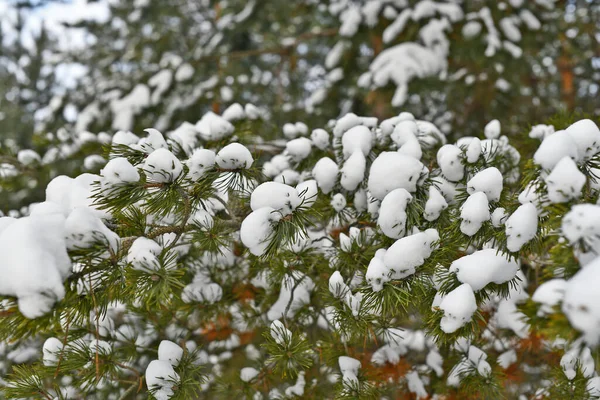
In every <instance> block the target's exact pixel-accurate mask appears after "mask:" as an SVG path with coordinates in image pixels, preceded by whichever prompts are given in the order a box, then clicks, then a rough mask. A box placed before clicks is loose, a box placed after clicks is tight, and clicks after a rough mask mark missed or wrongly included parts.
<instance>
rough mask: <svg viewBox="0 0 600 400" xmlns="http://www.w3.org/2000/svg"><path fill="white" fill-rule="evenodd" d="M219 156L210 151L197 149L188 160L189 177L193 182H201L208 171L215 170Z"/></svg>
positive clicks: (186, 163)
mask: <svg viewBox="0 0 600 400" xmlns="http://www.w3.org/2000/svg"><path fill="white" fill-rule="evenodd" d="M216 157H217V155H216V154H215V152H214V151H212V150H209V149H196V150H194V152H193V153H192V155H191V157H190V158H189V159H187V160H186V162H185V165H187V167H188V170H189V172H188V175H187V176H188V177H189V178H190V179H191V180H192V181H198V180H200V179H201V178H202V177H203V176H204V175H205V174H206V173H207V172H208V171H210V170H211V169H213V168H214V165H215V160H216Z"/></svg>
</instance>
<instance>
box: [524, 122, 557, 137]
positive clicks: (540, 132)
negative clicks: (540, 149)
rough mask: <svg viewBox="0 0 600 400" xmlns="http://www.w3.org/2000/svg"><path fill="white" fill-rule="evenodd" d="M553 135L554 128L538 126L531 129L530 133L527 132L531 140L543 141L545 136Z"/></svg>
mask: <svg viewBox="0 0 600 400" xmlns="http://www.w3.org/2000/svg"><path fill="white" fill-rule="evenodd" d="M553 133H554V126H552V125H544V124H539V125H534V126H532V127H531V131H529V137H530V138H532V139H541V140H544V139H545V138H546V136H549V135H552V134H553Z"/></svg>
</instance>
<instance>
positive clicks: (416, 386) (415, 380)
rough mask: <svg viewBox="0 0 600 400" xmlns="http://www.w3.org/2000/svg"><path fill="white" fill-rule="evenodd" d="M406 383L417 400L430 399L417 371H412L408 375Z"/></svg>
mask: <svg viewBox="0 0 600 400" xmlns="http://www.w3.org/2000/svg"><path fill="white" fill-rule="evenodd" d="M406 381H407V384H408V391H409V392H411V393H414V394H415V395H416V397H417V399H425V398H427V397H429V395H428V394H427V391H426V390H425V384H424V383H423V381H422V380H421V378H420V377H419V374H418V373H417V372H416V371H410V372H408V373H407V374H406Z"/></svg>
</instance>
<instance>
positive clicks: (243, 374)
mask: <svg viewBox="0 0 600 400" xmlns="http://www.w3.org/2000/svg"><path fill="white" fill-rule="evenodd" d="M258 374H259V372H258V370H257V369H256V368H252V367H245V368H242V369H241V371H240V379H241V380H242V381H244V382H250V381H252V380H253V379H254V378H256V377H257V376H258Z"/></svg>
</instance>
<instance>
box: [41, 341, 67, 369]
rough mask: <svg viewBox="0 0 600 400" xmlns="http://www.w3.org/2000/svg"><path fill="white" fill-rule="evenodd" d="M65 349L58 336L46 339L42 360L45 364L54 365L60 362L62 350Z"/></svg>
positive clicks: (47, 365)
mask: <svg viewBox="0 0 600 400" xmlns="http://www.w3.org/2000/svg"><path fill="white" fill-rule="evenodd" d="M62 350H63V343H62V342H61V341H60V340H58V339H57V338H54V337H51V338H48V339H46V341H45V342H44V346H43V347H42V354H43V357H42V361H43V363H44V366H46V367H53V366H55V365H56V364H57V363H58V360H59V358H60V352H61V351H62Z"/></svg>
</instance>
